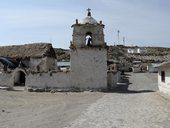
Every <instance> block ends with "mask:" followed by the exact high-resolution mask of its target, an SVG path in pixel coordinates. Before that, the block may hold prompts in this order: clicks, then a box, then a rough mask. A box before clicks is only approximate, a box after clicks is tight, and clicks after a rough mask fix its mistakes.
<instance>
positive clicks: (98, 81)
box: [70, 9, 107, 89]
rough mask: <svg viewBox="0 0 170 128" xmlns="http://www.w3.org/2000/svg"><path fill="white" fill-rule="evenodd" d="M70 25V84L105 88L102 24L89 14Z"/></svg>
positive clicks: (105, 72) (105, 67)
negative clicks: (71, 37)
mask: <svg viewBox="0 0 170 128" xmlns="http://www.w3.org/2000/svg"><path fill="white" fill-rule="evenodd" d="M87 11H88V13H87V16H86V17H85V18H84V19H83V20H82V21H80V22H79V21H78V20H77V19H76V23H75V24H73V25H72V28H73V39H72V42H71V44H70V49H71V54H70V55H71V79H72V86H73V87H78V88H82V89H101V88H107V49H106V43H105V42H104V32H103V29H104V25H103V24H102V21H100V22H99V23H98V22H97V21H96V20H95V19H94V18H93V17H92V16H91V12H90V9H87Z"/></svg>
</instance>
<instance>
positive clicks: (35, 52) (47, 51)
mask: <svg viewBox="0 0 170 128" xmlns="http://www.w3.org/2000/svg"><path fill="white" fill-rule="evenodd" d="M0 56H3V57H11V58H30V57H33V58H40V57H45V56H48V57H55V58H56V55H55V52H54V49H53V47H52V44H50V43H34V44H25V45H12V46H1V47H0Z"/></svg>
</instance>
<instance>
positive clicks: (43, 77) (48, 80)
mask: <svg viewBox="0 0 170 128" xmlns="http://www.w3.org/2000/svg"><path fill="white" fill-rule="evenodd" d="M25 85H26V87H31V88H69V87H71V86H70V72H56V73H52V72H51V73H50V72H49V73H35V74H31V73H30V74H29V75H28V76H26V84H25Z"/></svg>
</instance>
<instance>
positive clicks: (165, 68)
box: [158, 62, 170, 94]
mask: <svg viewBox="0 0 170 128" xmlns="http://www.w3.org/2000/svg"><path fill="white" fill-rule="evenodd" d="M158 87H159V90H160V91H161V92H164V93H167V94H170V62H166V63H162V64H161V65H160V66H159V67H158Z"/></svg>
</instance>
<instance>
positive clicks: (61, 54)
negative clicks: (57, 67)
mask: <svg viewBox="0 0 170 128" xmlns="http://www.w3.org/2000/svg"><path fill="white" fill-rule="evenodd" d="M54 51H55V54H56V57H57V60H58V61H70V51H69V50H68V49H62V48H54Z"/></svg>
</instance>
